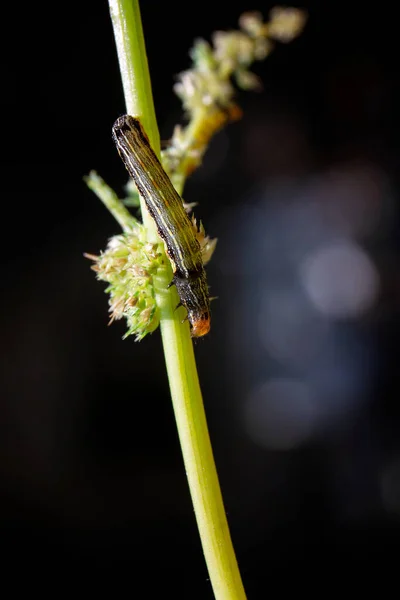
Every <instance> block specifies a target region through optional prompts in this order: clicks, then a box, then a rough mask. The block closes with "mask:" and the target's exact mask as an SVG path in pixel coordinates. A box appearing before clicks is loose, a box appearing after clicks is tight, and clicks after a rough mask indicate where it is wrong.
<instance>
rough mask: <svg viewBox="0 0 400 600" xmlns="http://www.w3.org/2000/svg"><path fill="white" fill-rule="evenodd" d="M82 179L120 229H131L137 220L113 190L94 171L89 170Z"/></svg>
mask: <svg viewBox="0 0 400 600" xmlns="http://www.w3.org/2000/svg"><path fill="white" fill-rule="evenodd" d="M84 181H85V182H86V184H87V186H88V188H89V189H91V190H92V192H94V193H95V194H96V196H97V197H98V198H100V200H101V201H102V203H103V204H104V206H105V207H106V208H107V209H108V210H109V211H110V213H111V214H112V216H113V217H114V219H115V220H116V221H117V222H118V223H119V224H120V225H121V228H122V230H123V231H132V229H133V227H134V226H135V223H137V221H136V219H135V218H134V217H132V215H131V213H130V212H129V210H128V209H127V208H126V207H125V206H124V205H123V204H122V202H121V201H120V199H119V198H118V196H117V194H116V193H115V192H114V190H113V189H111V188H110V187H109V186H108V185H107V184H106V182H105V181H104V180H103V179H102V178H101V177H100V176H99V175H97V173H96V172H95V171H91V172H90V173H89V175H88V176H87V177H84Z"/></svg>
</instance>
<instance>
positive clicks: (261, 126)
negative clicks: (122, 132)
mask: <svg viewBox="0 0 400 600" xmlns="http://www.w3.org/2000/svg"><path fill="white" fill-rule="evenodd" d="M289 5H293V6H298V7H302V8H305V9H306V10H307V12H308V22H307V25H306V27H305V29H304V32H303V34H302V35H301V36H300V37H299V38H298V39H296V40H295V41H294V42H292V43H291V44H288V45H283V44H277V46H276V49H275V51H274V52H273V54H271V56H270V57H269V58H268V59H267V60H266V61H265V62H263V63H258V64H256V65H255V66H254V71H255V72H256V73H257V74H258V75H259V76H260V77H261V78H262V81H263V83H264V90H263V91H262V92H260V93H238V102H239V103H240V104H241V106H242V107H243V109H244V117H243V119H242V120H241V121H240V122H238V123H235V124H233V125H231V126H229V128H227V129H226V130H225V131H223V132H222V133H220V134H218V136H217V137H216V138H215V139H214V140H213V142H212V144H211V146H210V149H209V152H208V154H207V155H206V157H205V160H204V165H203V168H202V169H201V170H200V171H198V172H196V173H195V174H194V175H193V177H192V178H191V179H190V180H189V182H188V184H187V186H186V188H185V200H186V201H187V202H198V203H199V205H198V206H197V207H196V209H195V213H196V216H198V217H199V218H201V219H202V220H203V222H204V224H205V227H206V231H207V232H208V233H209V234H210V235H211V236H213V237H218V239H219V242H218V246H217V251H216V253H215V257H214V258H213V260H212V262H211V263H210V266H209V267H208V269H207V271H208V276H209V281H210V285H211V293H212V295H215V296H218V300H216V301H214V302H213V324H212V331H211V333H210V335H208V336H207V338H206V339H204V340H200V341H199V342H198V343H196V349H195V351H196V355H197V359H198V368H199V375H200V380H201V383H202V389H203V394H204V402H205V407H206V412H207V415H208V421H209V427H210V434H211V439H212V443H213V447H214V452H215V459H216V463H217V467H218V472H219V475H220V481H221V486H222V491H223V495H224V501H225V505H226V509H227V514H228V519H229V523H230V528H231V533H232V537H233V541H234V545H235V550H236V553H237V556H238V560H239V565H240V569H241V573H242V577H243V581H244V585H245V588H246V591H247V594H248V597H249V599H258V598H264V597H267V594H268V592H270V591H271V589H273V587H274V586H276V585H279V589H280V591H281V592H285V591H290V590H296V591H299V590H300V591H302V590H305V589H307V592H308V593H309V594H314V593H315V595H316V594H317V593H318V594H319V593H321V592H324V591H325V589H326V588H327V586H328V584H329V589H330V588H331V586H332V585H334V584H335V583H337V584H338V585H340V586H344V585H346V589H349V586H352V587H353V588H354V589H356V590H357V591H358V592H360V591H361V590H362V589H370V586H371V584H372V583H373V582H376V581H378V582H379V591H380V592H383V591H385V590H388V589H389V588H390V585H391V583H392V578H394V575H395V572H394V571H393V568H392V565H393V561H394V558H395V557H396V554H397V553H398V550H399V547H400V402H399V391H400V379H399V377H398V348H399V343H400V331H399V295H400V280H399V273H398V269H399V251H400V248H399V225H400V222H399V184H400V182H399V176H398V169H399V159H400V149H399V123H398V112H399V109H398V106H399V99H400V98H399V85H398V83H399V75H398V66H397V61H396V58H395V57H396V56H397V55H398V50H397V41H396V37H398V24H397V22H396V17H395V15H394V13H393V9H392V8H391V7H390V5H389V3H386V4H385V3H384V2H383V3H379V5H376V6H370V7H368V6H367V5H365V6H363V5H362V4H359V3H356V2H344V1H343V0H339V1H336V2H333V1H331V0H329V1H326V2H317V1H309V2H304V3H303V4H298V3H293V4H290V3H289ZM273 6H274V3H272V2H259V3H258V4H248V3H246V2H245V1H244V0H243V1H242V2H239V1H238V0H234V2H230V3H226V2H219V3H218V2H215V0H213V1H211V0H203V1H202V2H201V3H195V4H188V3H184V2H181V1H174V2H170V3H160V2H156V1H155V0H154V1H152V0H147V1H146V2H142V18H143V26H144V32H145V39H146V44H147V50H148V59H149V65H150V71H151V75H152V83H153V90H154V99H155V106H156V113H157V117H158V121H159V126H160V131H161V136H162V138H163V139H168V137H169V136H170V135H171V132H172V129H173V126H174V125H175V124H176V123H177V122H183V120H182V111H181V107H180V103H179V101H178V99H177V98H176V97H175V96H174V94H173V92H172V85H173V83H174V76H175V74H177V73H178V72H180V71H182V70H184V69H186V68H188V66H189V58H188V50H189V48H190V47H191V45H192V42H193V39H194V38H196V37H199V36H201V37H205V38H207V39H209V36H210V34H211V33H212V32H213V31H214V30H218V29H232V28H236V27H237V20H238V17H239V15H240V14H241V13H242V12H244V11H248V10H259V11H261V12H262V13H263V14H264V16H265V18H267V16H268V12H269V10H270V8H272V7H273ZM12 10H14V11H15V12H14V14H11V15H10V17H9V20H8V17H6V19H5V21H4V22H5V23H6V24H7V23H10V24H11V25H10V28H9V32H5V35H4V37H5V41H6V49H5V51H4V52H3V60H2V66H3V69H2V83H3V85H2V95H1V103H2V115H3V117H4V118H3V125H2V146H1V166H2V173H3V177H2V200H3V201H2V206H3V219H2V222H3V236H2V237H3V243H4V245H3V251H2V261H3V264H2V273H3V277H2V278H3V293H2V301H3V307H2V310H1V312H0V319H1V336H0V340H1V342H0V343H1V348H2V361H1V362H2V381H1V387H2V389H1V399H0V523H1V537H0V539H1V544H2V546H3V548H2V553H3V554H4V555H5V556H6V559H5V560H6V563H5V564H6V565H7V569H6V572H7V571H8V572H12V571H13V570H17V571H19V572H20V573H24V572H27V571H28V569H29V568H31V567H35V569H37V576H38V577H39V578H40V577H41V575H42V574H43V575H44V574H46V575H45V576H44V577H43V579H44V580H47V579H48V573H50V571H48V570H49V569H51V573H52V574H53V573H54V572H56V570H57V571H60V575H61V577H62V579H60V580H59V582H64V581H70V582H71V581H72V582H77V581H78V576H79V574H80V573H81V572H82V571H83V572H84V573H85V574H86V575H87V576H88V577H89V578H90V582H91V589H92V592H93V593H94V592H96V591H98V590H101V588H102V586H103V583H104V580H105V579H108V578H109V579H111V580H112V581H113V582H114V583H113V585H114V593H115V592H117V593H118V591H120V588H121V589H122V587H121V586H122V585H123V582H124V581H126V582H128V583H129V586H130V587H129V590H130V591H131V593H132V592H133V593H134V594H135V593H137V592H138V591H139V590H141V588H142V586H143V585H145V584H146V586H147V589H146V597H148V598H153V597H154V598H156V597H158V596H159V594H160V593H163V594H171V595H173V597H174V598H176V599H186V598H191V599H194V600H197V599H211V598H213V594H212V591H211V587H210V583H209V581H208V579H207V571H206V567H205V564H204V560H203V556H202V551H201V546H200V542H199V538H198V533H197V529H196V524H195V519H194V515H193V510H192V506H191V501H190V496H189V492H188V487H187V482H186V478H185V472H184V468H183V463H182V459H181V454H180V448H179V442H178V438H177V433H176V429H175V423H174V417H173V412H172V407H171V402H170V397H169V390H168V382H167V377H166V373H165V368H164V362H163V355H162V349H161V342H160V336H159V332H156V333H154V334H153V335H152V336H148V337H147V338H146V339H145V340H144V341H143V342H141V343H140V344H138V343H135V342H134V339H133V338H129V339H127V340H126V341H122V339H121V338H122V336H123V334H124V332H125V325H124V323H123V322H119V323H115V324H113V325H112V326H111V327H107V322H108V314H107V310H108V305H107V296H106V295H105V294H104V287H105V286H104V284H102V283H99V282H97V281H96V280H95V277H94V274H93V272H92V271H91V270H90V268H89V267H90V263H89V262H88V261H87V260H86V259H85V258H84V257H83V252H90V253H94V254H96V253H98V252H99V250H101V249H104V248H105V246H106V243H107V240H108V238H109V237H110V236H112V235H114V234H116V233H118V226H117V224H116V222H114V221H113V219H112V217H111V216H110V215H109V214H108V212H107V211H106V210H105V208H104V207H103V206H102V205H101V203H100V201H99V200H98V199H97V198H96V197H95V196H94V195H93V194H92V193H91V192H90V191H89V190H88V189H87V188H86V187H85V184H84V183H83V181H82V178H83V176H84V175H85V174H87V173H88V172H89V171H90V170H91V169H96V170H97V171H98V172H99V174H100V175H101V176H102V177H103V178H104V179H105V180H106V181H107V183H109V184H110V185H111V186H112V187H114V189H116V190H117V191H118V192H119V193H121V194H122V193H123V186H124V184H125V183H126V172H125V170H124V167H123V165H122V163H121V161H120V159H119V157H118V155H117V153H116V150H115V148H114V146H113V143H112V140H111V126H112V124H113V122H114V120H115V119H116V118H117V117H118V116H119V115H120V114H123V113H124V101H123V94H122V88H121V83H120V77H119V71H118V64H117V57H116V51H115V46H114V40H113V33H112V28H111V23H110V18H109V13H108V5H107V3H106V2H105V1H103V2H95V1H94V0H87V1H86V2H85V3H81V4H80V5H79V6H77V5H76V4H72V5H71V4H68V3H63V4H61V5H58V6H57V7H55V6H53V7H52V8H50V7H48V6H46V5H45V4H37V3H32V4H31V5H30V6H29V7H25V8H24V9H23V10H22V9H20V10H21V14H18V10H19V9H17V6H16V7H15V9H12ZM6 29H8V26H7V27H6ZM3 39H4V38H3ZM290 575H294V577H290ZM149 576H150V580H148V577H149ZM393 580H394V579H393ZM41 585H43V580H42V583H41Z"/></svg>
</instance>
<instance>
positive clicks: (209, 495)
mask: <svg viewBox="0 0 400 600" xmlns="http://www.w3.org/2000/svg"><path fill="white" fill-rule="evenodd" d="M109 4H110V12H111V16H112V22H113V27H114V35H115V40H116V45H117V51H118V57H119V63H120V67H121V77H122V81H123V87H124V94H125V101H126V107H127V112H128V113H129V114H131V115H133V116H139V117H140V118H141V119H142V120H143V123H144V127H145V129H146V131H147V132H148V134H149V138H150V140H151V142H152V144H153V147H154V149H155V150H156V152H157V154H158V155H159V154H160V152H159V137H158V134H157V124H156V120H155V111H154V107H153V100H152V94H151V88H150V78H149V74H148V66H147V58H146V50H145V45H144V39H143V32H142V26H141V20H140V11H139V4H138V1H137V0H109ZM142 214H143V221H144V223H145V225H146V227H147V229H148V231H149V233H150V235H151V236H153V235H154V234H155V226H154V223H153V222H152V220H151V219H150V217H149V215H148V213H147V211H146V210H145V207H144V206H143V202H142ZM166 264H167V268H166V269H165V270H164V272H161V270H160V271H159V274H158V276H157V277H155V278H154V279H155V281H154V283H155V290H156V300H157V305H158V307H159V310H160V325H161V334H162V341H163V346H164V354H165V361H166V366H167V372H168V378H169V384H170V390H171V396H172V402H173V406H174V412H175V418H176V422H177V427H178V433H179V438H180V443H181V448H182V453H183V459H184V463H185V468H186V473H187V477H188V481H189V487H190V492H191V496H192V501H193V506H194V510H195V514H196V519H197V524H198V528H199V532H200V537H201V542H202V546H203V551H204V555H205V559H206V562H207V567H208V572H209V575H210V580H211V583H212V586H213V590H214V594H215V598H216V599H217V600H245V598H246V597H245V592H244V589H243V585H242V582H241V578H240V573H239V570H238V566H237V562H236V557H235V553H234V550H233V546H232V542H231V538H230V534H229V529H228V524H227V520H226V515H225V510H224V506H223V501H222V496H221V491H220V487H219V482H218V476H217V472H216V468H215V463H214V458H213V453H212V448H211V444H210V439H209V435H208V429H207V422H206V416H205V412H204V407H203V401H202V396H201V391H200V385H199V380H198V375H197V369H196V363H195V359H194V353H193V345H192V340H191V338H190V331H189V325H188V323H187V322H186V323H184V324H182V323H181V320H182V316H183V312H182V309H180V310H175V307H176V305H177V303H178V296H177V293H176V291H175V290H174V288H173V287H172V288H170V289H167V285H168V283H169V282H170V281H171V278H172V271H171V268H170V266H169V261H168V260H166Z"/></svg>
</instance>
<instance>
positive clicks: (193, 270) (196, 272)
mask: <svg viewBox="0 0 400 600" xmlns="http://www.w3.org/2000/svg"><path fill="white" fill-rule="evenodd" d="M112 135H113V139H114V142H115V144H116V147H117V150H118V152H119V155H120V157H121V159H122V161H123V163H124V165H125V168H126V169H127V171H128V173H129V175H130V177H131V178H132V179H133V181H134V182H135V185H136V187H137V189H138V191H139V194H140V195H141V196H142V198H143V199H144V202H145V204H146V207H147V210H148V211H149V213H150V215H151V217H152V218H153V219H154V222H155V224H156V228H157V231H158V235H159V236H160V238H161V239H162V241H163V242H164V246H165V252H166V254H167V256H168V258H169V260H170V262H171V266H172V270H173V273H174V276H173V281H172V282H171V285H172V284H174V285H175V286H176V289H177V292H178V295H179V299H180V304H181V305H183V306H184V307H185V308H186V310H187V318H188V320H189V323H190V329H191V336H192V337H201V336H203V335H206V334H207V333H208V332H209V331H210V321H211V312H210V298H209V293H208V285H207V279H206V273H205V270H204V265H203V259H202V254H201V246H200V243H199V241H198V240H197V238H196V235H195V232H194V229H193V224H192V223H191V221H190V219H189V217H188V215H187V213H186V211H185V209H184V207H183V202H182V199H181V197H180V196H179V194H178V192H177V191H176V190H175V188H174V186H173V185H172V182H171V180H170V178H169V177H168V175H167V173H166V172H165V170H164V169H163V167H162V165H161V163H160V161H159V160H158V158H157V156H156V154H155V152H154V151H153V149H152V147H151V146H150V142H149V139H148V137H147V135H146V133H145V131H144V129H143V127H142V125H141V123H140V121H139V119H137V118H135V117H132V116H130V115H124V116H122V117H119V119H117V120H116V121H115V123H114V125H113V128H112Z"/></svg>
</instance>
